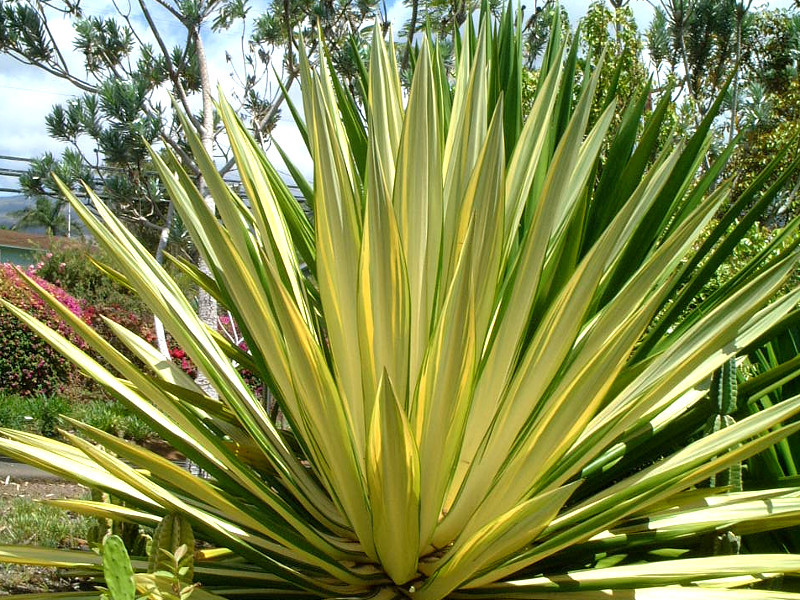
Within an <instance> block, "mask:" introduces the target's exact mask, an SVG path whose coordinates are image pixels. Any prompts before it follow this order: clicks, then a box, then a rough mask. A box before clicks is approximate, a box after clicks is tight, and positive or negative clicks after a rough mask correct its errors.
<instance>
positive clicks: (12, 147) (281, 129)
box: [0, 0, 792, 187]
mask: <svg viewBox="0 0 800 600" xmlns="http://www.w3.org/2000/svg"><path fill="white" fill-rule="evenodd" d="M259 3H261V4H263V5H265V4H266V2H265V1H264V0H255V2H253V4H254V9H253V10H254V11H255V10H257V5H258V4H259ZM524 3H525V1H524V0H523V4H524ZM791 3H792V0H770V1H769V2H766V1H762V2H758V0H756V2H755V5H757V6H770V7H788V6H790V5H791ZM81 4H82V6H83V7H84V10H85V11H86V13H87V14H95V15H110V14H114V9H113V5H111V3H109V2H107V1H106V0H83V2H82V3H81ZM123 4H125V3H124V2H123ZM152 4H154V3H152ZM528 4H532V2H528ZM562 4H564V6H565V7H566V8H567V10H568V12H569V13H570V17H571V18H572V19H573V20H575V19H577V18H579V17H580V16H581V15H582V14H583V13H584V12H585V10H586V8H587V6H588V5H589V2H588V1H586V0H562ZM631 8H632V9H633V11H634V15H635V17H636V20H637V22H638V24H639V27H640V29H643V28H644V27H645V26H646V24H647V23H648V22H649V20H650V18H651V15H652V10H653V9H652V7H651V5H650V4H649V3H648V1H647V0H631ZM408 13H409V11H408V9H407V8H406V7H404V6H403V4H402V1H401V0H394V1H393V2H392V3H389V8H388V17H389V19H390V20H391V21H392V22H393V25H394V26H395V28H399V27H400V26H401V25H402V23H403V22H404V21H405V19H406V18H407V17H408ZM154 15H155V18H156V20H157V22H158V25H162V26H164V27H165V32H166V35H167V37H172V36H175V40H174V42H175V43H179V40H178V38H177V34H178V32H179V28H178V27H177V26H175V25H172V24H171V23H170V18H169V16H168V15H167V14H166V13H161V14H158V13H155V12H154ZM49 26H50V27H51V28H52V30H53V31H54V34H55V35H56V36H57V37H58V38H59V39H61V40H63V41H64V42H65V43H64V44H63V45H64V46H65V47H66V48H71V42H70V40H71V36H72V30H71V28H70V25H69V23H68V21H66V20H64V19H62V18H54V19H52V20H51V21H50V22H49ZM141 29H142V31H144V30H145V28H144V27H142V28H141ZM204 39H205V40H206V50H207V53H208V56H209V61H210V63H211V68H212V79H213V80H215V81H218V82H219V83H220V84H221V85H222V87H223V89H226V88H228V89H229V88H230V86H231V85H232V84H231V80H230V77H229V70H230V69H229V68H228V67H227V65H226V64H225V51H226V50H228V49H230V52H231V54H232V55H234V56H236V55H238V54H240V53H239V52H237V49H238V47H239V33H237V32H236V31H230V32H226V33H222V34H210V33H209V34H207V35H206V36H205V37H204ZM67 54H68V60H72V62H73V63H74V65H75V66H76V67H79V65H80V59H79V57H78V56H77V55H75V53H74V52H68V53H67ZM70 55H71V56H72V58H71V59H70V57H69V56H70ZM78 72H80V69H78ZM74 91H75V90H74V88H73V87H72V86H71V85H70V84H68V83H66V82H63V81H61V80H59V79H57V78H55V77H53V76H50V75H48V74H46V73H43V72H42V71H40V70H38V69H35V68H33V67H29V66H25V65H21V64H19V63H18V62H16V61H14V60H12V59H11V58H9V57H8V56H5V55H0V155H11V156H21V157H36V156H40V155H41V154H43V153H44V152H45V151H51V152H53V153H56V154H59V153H60V152H61V150H62V149H63V147H64V145H63V144H62V143H60V142H57V141H55V140H53V139H51V138H50V137H49V136H48V134H47V130H46V128H45V123H44V119H45V115H47V114H48V113H49V112H50V109H51V107H52V106H53V105H54V104H57V103H63V102H65V101H66V100H67V99H69V98H70V97H71V96H72V95H74ZM295 93H296V90H295ZM275 135H276V139H277V140H278V142H279V143H280V144H281V145H282V146H283V147H284V149H286V150H287V151H288V152H289V155H290V156H293V157H295V158H296V159H297V161H298V163H299V166H301V167H302V168H303V170H305V171H308V170H310V159H309V158H308V157H307V155H306V153H305V149H304V148H303V147H302V142H300V140H299V136H298V135H297V132H296V130H295V129H294V127H293V124H292V122H291V118H290V117H289V115H288V114H285V115H284V116H283V118H282V120H281V122H280V123H279V125H278V127H277V130H276V134H275ZM87 150H88V148H87ZM2 166H15V167H18V166H19V163H18V164H16V165H10V164H9V163H3V162H2V161H0V167H2ZM0 187H15V185H13V182H11V181H9V180H8V179H2V178H0Z"/></svg>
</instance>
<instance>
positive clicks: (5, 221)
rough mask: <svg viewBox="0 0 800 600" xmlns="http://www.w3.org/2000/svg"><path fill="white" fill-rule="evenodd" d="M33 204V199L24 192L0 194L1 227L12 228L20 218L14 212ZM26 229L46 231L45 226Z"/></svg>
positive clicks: (34, 231) (29, 230)
mask: <svg viewBox="0 0 800 600" xmlns="http://www.w3.org/2000/svg"><path fill="white" fill-rule="evenodd" d="M32 205H33V200H31V199H30V198H26V197H25V196H23V195H22V194H11V195H0V228H2V229H11V228H12V227H13V226H14V225H15V224H16V222H17V221H18V220H19V217H16V216H14V213H15V212H17V211H20V210H24V209H26V208H28V207H29V206H32ZM24 231H27V232H29V233H44V228H43V227H26V228H25V229H24Z"/></svg>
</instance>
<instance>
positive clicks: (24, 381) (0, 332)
mask: <svg viewBox="0 0 800 600" xmlns="http://www.w3.org/2000/svg"><path fill="white" fill-rule="evenodd" d="M28 274H29V275H30V276H31V277H33V279H34V280H35V281H36V282H37V283H38V284H39V285H41V286H42V287H43V288H45V289H46V290H47V291H48V292H50V293H51V294H53V295H54V296H55V297H56V298H57V299H58V300H59V301H60V302H61V303H62V304H64V305H65V306H66V307H67V308H69V310H70V311H71V312H72V313H73V314H75V315H77V316H79V317H80V318H81V319H82V320H83V321H84V322H86V323H91V321H92V318H93V314H92V310H91V309H90V308H88V307H87V306H86V304H85V302H82V301H80V300H78V299H76V298H75V297H73V296H71V295H70V294H67V293H66V292H65V291H64V290H62V289H61V288H59V287H58V286H55V285H53V284H51V283H49V282H47V281H44V280H43V279H41V278H39V277H37V276H36V275H35V267H32V268H29V269H28ZM0 297H2V298H3V299H4V300H7V301H9V302H11V303H12V304H14V305H16V306H18V307H19V308H21V309H23V310H25V311H27V312H28V313H30V314H32V315H33V316H35V317H36V318H38V319H39V320H40V321H43V322H44V323H46V324H47V325H49V326H50V327H52V328H53V329H55V330H57V331H58V332H59V333H61V334H63V335H65V336H66V337H67V338H68V339H69V340H70V341H71V342H73V343H74V344H76V345H77V346H78V347H80V348H86V344H85V342H83V340H81V339H80V338H79V337H78V336H77V335H75V334H74V333H73V332H72V331H71V330H70V329H69V328H68V327H67V326H66V325H65V324H64V323H63V322H62V321H61V319H59V318H58V317H57V316H56V314H55V312H54V311H53V310H52V309H50V308H49V307H48V306H47V305H46V304H45V303H44V301H43V300H41V299H40V298H39V297H38V296H37V295H36V294H35V293H34V292H33V291H31V289H30V288H29V287H28V286H27V285H26V284H25V283H24V282H23V281H22V279H21V277H20V275H19V273H18V271H17V268H16V267H15V266H14V265H10V264H7V263H3V264H0ZM0 345H2V352H0V382H2V383H0V385H1V386H2V388H3V389H4V390H5V391H6V392H8V393H15V394H19V395H21V396H30V395H39V394H43V395H51V394H54V393H64V392H65V390H66V389H67V388H69V387H73V386H75V385H77V384H78V383H79V380H80V379H82V377H81V376H80V374H79V372H78V370H77V369H76V368H75V367H73V366H72V365H71V364H70V363H69V361H67V360H66V359H65V358H63V357H62V356H61V355H60V354H58V353H57V352H56V351H55V350H53V349H52V348H50V346H48V345H47V344H46V343H45V342H44V341H43V340H41V339H40V338H39V336H37V335H36V334H35V333H34V332H33V331H31V330H30V329H29V328H28V327H26V326H25V325H23V324H22V323H21V322H20V321H19V320H18V319H17V318H16V317H14V316H13V315H12V314H11V313H10V312H8V311H7V310H5V309H0Z"/></svg>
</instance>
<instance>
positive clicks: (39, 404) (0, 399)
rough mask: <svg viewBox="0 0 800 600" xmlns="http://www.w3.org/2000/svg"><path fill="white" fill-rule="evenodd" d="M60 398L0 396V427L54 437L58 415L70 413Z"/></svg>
mask: <svg viewBox="0 0 800 600" xmlns="http://www.w3.org/2000/svg"><path fill="white" fill-rule="evenodd" d="M70 410H71V409H70V404H69V402H67V401H66V400H65V399H64V398H62V397H60V396H20V395H17V394H9V395H3V396H0V427H9V428H12V429H20V430H22V431H29V432H31V433H38V434H41V435H45V436H48V437H53V436H55V435H56V429H57V428H58V426H59V415H60V414H65V413H69V412H70Z"/></svg>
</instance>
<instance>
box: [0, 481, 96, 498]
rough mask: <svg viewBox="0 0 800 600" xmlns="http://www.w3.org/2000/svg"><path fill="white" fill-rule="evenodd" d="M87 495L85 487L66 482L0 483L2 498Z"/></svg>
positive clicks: (74, 496) (0, 496) (0, 495)
mask: <svg viewBox="0 0 800 600" xmlns="http://www.w3.org/2000/svg"><path fill="white" fill-rule="evenodd" d="M86 493H87V489H86V488H85V487H84V486H82V485H78V484H77V483H68V482H66V481H48V480H44V479H43V480H39V481H36V480H34V481H15V480H14V479H9V480H8V482H5V481H0V498H31V499H42V500H43V499H46V498H82V497H84V496H85V495H86Z"/></svg>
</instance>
